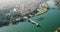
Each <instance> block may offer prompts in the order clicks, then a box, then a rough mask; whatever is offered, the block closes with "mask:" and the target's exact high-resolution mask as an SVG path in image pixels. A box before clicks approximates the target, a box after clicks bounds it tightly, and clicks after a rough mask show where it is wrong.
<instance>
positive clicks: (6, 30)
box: [0, 2, 60, 32]
mask: <svg viewBox="0 0 60 32" xmlns="http://www.w3.org/2000/svg"><path fill="white" fill-rule="evenodd" d="M51 3H52V2H51ZM48 4H49V5H50V9H49V10H48V11H47V12H46V13H44V14H42V15H39V16H36V17H33V18H31V19H32V20H34V21H36V22H38V23H39V24H40V27H36V26H35V25H33V24H31V23H29V22H22V23H21V22H20V23H18V24H16V25H11V24H10V25H9V26H4V27H1V28H0V32H52V31H54V30H55V29H56V28H57V27H59V26H60V10H59V9H57V8H55V6H54V4H53V3H52V4H53V5H51V4H50V2H48ZM52 8H55V9H52ZM40 17H44V20H41V21H40V20H39V21H38V20H37V19H38V18H40Z"/></svg>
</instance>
